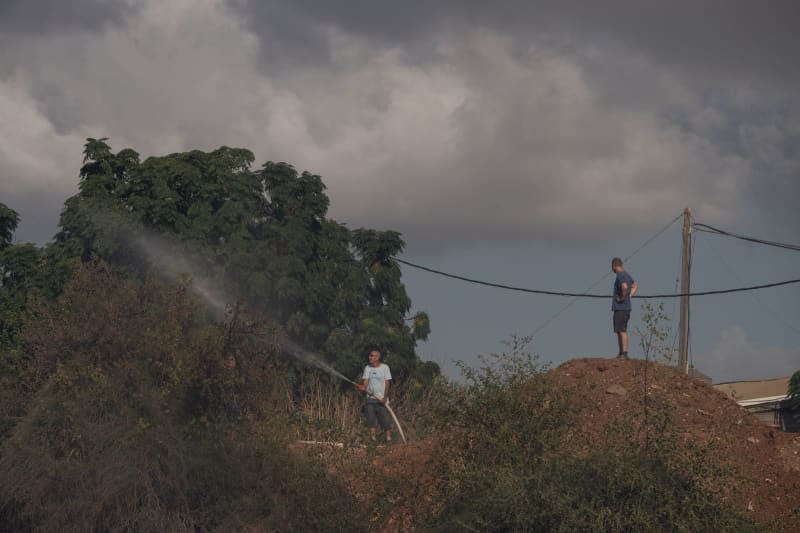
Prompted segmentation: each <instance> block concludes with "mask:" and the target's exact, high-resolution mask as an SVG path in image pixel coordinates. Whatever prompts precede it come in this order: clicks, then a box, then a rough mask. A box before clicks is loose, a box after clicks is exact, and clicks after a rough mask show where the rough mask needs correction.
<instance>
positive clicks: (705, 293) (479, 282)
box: [394, 257, 800, 299]
mask: <svg viewBox="0 0 800 533" xmlns="http://www.w3.org/2000/svg"><path fill="white" fill-rule="evenodd" d="M394 260H395V261H397V262H398V263H401V264H404V265H407V266H410V267H413V268H417V269H419V270H424V271H425V272H430V273H432V274H438V275H440V276H444V277H446V278H451V279H457V280H461V281H466V282H468V283H474V284H476V285H484V286H486V287H494V288H497V289H505V290H509V291H518V292H526V293H531V294H543V295H547V296H565V297H571V298H610V297H611V296H610V295H609V294H586V293H578V292H565V291H547V290H541V289H528V288H525V287H515V286H513V285H506V284H503V283H493V282H490V281H482V280H479V279H473V278H467V277H465V276H459V275H457V274H450V273H448V272H442V271H441V270H436V269H433V268H429V267H426V266H422V265H418V264H416V263H412V262H410V261H406V260H405V259H400V258H397V257H395V258H394ZM794 283H800V279H790V280H786V281H778V282H775V283H765V284H762V285H751V286H749V287H736V288H733V289H720V290H714V291H700V292H687V293H671V294H641V295H639V294H637V295H636V296H634V298H641V299H649V298H679V297H681V296H711V295H713V294H730V293H734V292H744V291H754V290H759V289H768V288H771V287H781V286H783V285H792V284H794Z"/></svg>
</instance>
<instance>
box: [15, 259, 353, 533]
mask: <svg viewBox="0 0 800 533" xmlns="http://www.w3.org/2000/svg"><path fill="white" fill-rule="evenodd" d="M37 315H38V317H39V319H38V320H37V321H35V322H34V323H33V324H31V326H30V327H29V329H28V330H27V331H26V333H25V342H24V346H23V351H24V353H25V354H26V359H25V364H24V368H23V369H22V371H21V372H20V383H19V384H18V389H17V392H18V394H16V395H15V396H13V397H12V396H9V395H4V396H3V397H4V398H5V400H4V401H6V402H13V403H14V405H12V406H9V407H7V408H4V409H3V412H15V413H19V414H20V416H18V417H16V418H15V419H14V420H13V421H10V422H8V423H9V425H10V426H11V427H10V429H9V430H8V432H7V437H6V438H5V439H4V441H3V442H2V447H0V520H2V521H3V522H2V523H0V527H1V528H2V529H6V530H21V531H24V530H37V531H61V530H68V531H76V530H80V531H190V530H191V531H196V530H216V529H218V530H225V531H230V530H241V529H251V530H271V531H288V530H299V529H314V530H325V529H336V530H340V529H343V528H357V525H356V522H355V520H354V513H353V512H352V511H351V510H352V509H353V505H352V500H351V499H350V497H349V496H348V494H347V492H346V490H345V488H344V487H343V486H342V485H341V483H339V482H337V481H336V480H335V479H333V478H332V477H331V476H330V475H329V474H328V473H327V472H326V470H325V469H324V468H323V466H322V465H320V464H318V463H317V462H315V461H312V460H310V459H308V458H305V457H302V456H299V455H297V454H294V453H292V452H291V451H290V450H289V448H288V441H289V436H288V434H287V430H286V428H287V426H288V424H287V420H286V414H285V413H286V409H285V405H286V397H287V392H286V385H285V380H284V379H283V372H284V371H285V368H284V364H283V363H282V362H281V359H280V358H279V357H278V355H279V354H277V353H276V352H275V350H274V349H273V348H271V347H270V343H268V342H263V341H259V340H257V339H256V338H254V337H253V336H249V335H246V334H240V333H237V332H236V328H234V327H232V325H229V327H224V326H219V325H214V324H212V323H209V322H207V320H206V318H205V314H204V313H203V312H202V309H201V307H200V306H199V305H198V304H197V302H195V301H194V300H193V299H192V298H191V297H190V295H189V293H188V291H187V290H186V288H185V287H182V286H166V285H163V284H161V283H159V282H158V281H157V280H154V279H148V280H146V281H144V282H141V283H140V282H133V281H130V280H125V279H121V278H119V277H118V276H117V275H116V274H115V273H114V272H112V271H111V270H110V268H109V267H107V266H106V265H104V264H87V265H84V266H81V267H79V268H78V270H77V271H76V274H75V276H74V279H73V280H72V281H71V282H70V283H69V285H68V286H67V287H66V289H65V291H64V293H63V295H62V297H61V298H60V299H59V300H58V301H57V302H55V303H52V304H40V308H39V309H37ZM247 320H248V322H252V320H251V319H250V318H248V319H247ZM231 357H233V359H234V360H235V361H236V363H237V364H236V365H229V364H228V360H229V359H230V358H231Z"/></svg>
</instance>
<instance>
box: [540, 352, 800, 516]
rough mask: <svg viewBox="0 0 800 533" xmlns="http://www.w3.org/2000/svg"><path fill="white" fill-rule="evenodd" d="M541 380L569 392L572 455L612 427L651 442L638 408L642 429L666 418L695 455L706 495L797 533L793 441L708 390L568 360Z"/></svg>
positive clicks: (621, 365) (674, 375) (622, 366)
mask: <svg viewBox="0 0 800 533" xmlns="http://www.w3.org/2000/svg"><path fill="white" fill-rule="evenodd" d="M548 377H549V378H550V379H553V380H555V382H556V383H558V384H559V385H561V386H563V387H565V388H566V389H568V390H570V391H571V394H570V398H571V401H572V402H574V406H575V407H576V408H577V413H576V415H575V419H574V420H572V421H565V423H569V424H570V425H571V426H572V427H571V428H570V429H569V432H568V434H569V436H570V438H569V442H568V445H570V446H571V447H572V448H573V449H574V450H575V452H576V453H582V452H588V451H589V449H590V448H591V449H592V450H595V451H596V450H597V448H598V446H602V445H603V444H606V445H611V444H613V443H612V442H611V440H613V438H614V437H613V435H619V432H614V431H613V429H614V427H615V426H616V427H619V428H626V429H628V430H629V433H628V434H627V438H629V439H643V438H645V435H647V438H658V437H657V435H654V433H657V431H654V429H653V428H652V427H650V428H649V430H648V431H647V432H645V431H642V429H643V421H644V420H645V401H646V402H647V408H648V414H647V416H648V417H649V422H650V425H654V424H657V422H654V420H653V419H654V418H657V417H658V416H660V415H661V414H667V415H668V416H669V419H670V421H671V425H670V427H671V428H673V432H674V434H673V436H674V437H676V441H677V443H678V444H679V445H680V443H683V444H685V447H686V449H687V450H688V449H689V448H692V449H693V450H700V451H702V452H703V453H702V455H703V457H704V459H705V460H706V461H708V462H709V463H710V464H704V465H698V467H700V466H703V467H711V468H703V469H702V470H703V472H704V475H708V472H709V471H711V472H713V473H712V474H711V475H710V476H709V477H708V478H706V479H703V480H702V481H703V482H704V485H705V486H706V487H707V488H708V489H709V490H711V491H712V492H715V493H717V494H718V495H719V497H720V498H721V499H722V500H725V501H729V502H731V503H733V505H734V506H735V507H737V508H739V509H741V510H747V511H748V512H752V513H753V514H754V516H755V517H756V519H757V520H758V521H759V522H762V523H767V522H769V523H772V524H774V525H775V526H777V527H780V528H786V530H789V531H791V530H795V531H800V435H797V434H791V433H782V432H780V431H775V430H772V429H770V428H769V427H767V426H766V425H764V424H763V423H762V422H761V421H759V420H758V419H757V418H755V417H754V416H752V415H751V414H750V413H748V412H747V411H745V410H744V409H742V408H741V407H739V406H738V405H737V404H736V403H735V402H734V401H733V400H731V399H730V398H728V397H727V396H725V395H724V394H722V393H721V392H719V391H717V390H716V389H714V388H713V387H711V386H710V385H708V384H706V383H703V382H701V381H699V380H697V379H694V378H690V377H689V376H686V375H685V374H682V373H680V372H678V371H677V370H676V369H674V368H672V367H667V366H664V365H661V364H657V363H649V364H646V363H645V362H644V361H642V360H618V359H575V360H571V361H568V362H566V363H564V364H562V365H561V366H559V367H558V368H555V369H553V370H551V371H550V372H549V373H548ZM609 430H612V431H609ZM625 437H626V435H623V438H625ZM698 470H701V469H700V468H698ZM691 473H693V472H690V474H691Z"/></svg>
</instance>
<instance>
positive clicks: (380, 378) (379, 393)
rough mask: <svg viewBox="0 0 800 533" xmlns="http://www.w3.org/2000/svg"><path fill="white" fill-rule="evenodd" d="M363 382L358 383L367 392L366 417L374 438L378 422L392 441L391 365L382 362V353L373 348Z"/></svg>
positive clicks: (387, 438)
mask: <svg viewBox="0 0 800 533" xmlns="http://www.w3.org/2000/svg"><path fill="white" fill-rule="evenodd" d="M363 379H364V381H363V383H361V384H356V388H357V389H358V390H361V391H364V392H366V393H367V408H366V418H367V427H368V428H369V432H370V436H371V437H372V440H375V437H376V435H377V431H378V428H377V426H378V423H379V422H380V425H381V429H382V430H383V432H384V433H385V435H386V442H391V441H392V422H391V420H390V419H389V413H388V412H387V411H386V404H387V403H388V402H389V398H388V394H389V382H390V381H391V380H392V372H391V371H390V370H389V365H387V364H385V363H381V353H380V352H379V351H378V350H372V351H371V352H370V353H369V364H368V365H367V366H365V367H364V374H363Z"/></svg>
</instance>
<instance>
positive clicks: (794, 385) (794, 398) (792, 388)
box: [786, 370, 800, 420]
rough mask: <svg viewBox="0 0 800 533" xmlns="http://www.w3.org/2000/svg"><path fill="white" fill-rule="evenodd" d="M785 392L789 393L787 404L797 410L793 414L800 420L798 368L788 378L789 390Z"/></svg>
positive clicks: (799, 373)
mask: <svg viewBox="0 0 800 533" xmlns="http://www.w3.org/2000/svg"><path fill="white" fill-rule="evenodd" d="M786 394H788V395H789V406H790V407H791V408H792V409H793V410H795V411H797V414H796V415H795V416H796V417H797V418H798V420H800V370H798V371H797V372H795V373H794V374H792V377H791V378H789V390H787V391H786Z"/></svg>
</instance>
